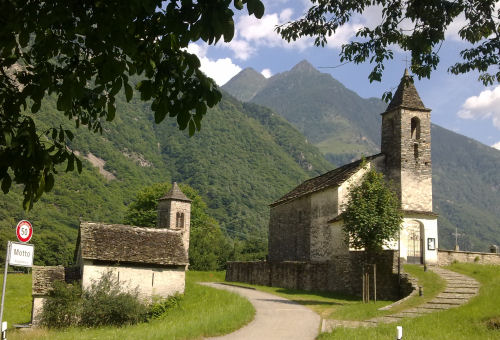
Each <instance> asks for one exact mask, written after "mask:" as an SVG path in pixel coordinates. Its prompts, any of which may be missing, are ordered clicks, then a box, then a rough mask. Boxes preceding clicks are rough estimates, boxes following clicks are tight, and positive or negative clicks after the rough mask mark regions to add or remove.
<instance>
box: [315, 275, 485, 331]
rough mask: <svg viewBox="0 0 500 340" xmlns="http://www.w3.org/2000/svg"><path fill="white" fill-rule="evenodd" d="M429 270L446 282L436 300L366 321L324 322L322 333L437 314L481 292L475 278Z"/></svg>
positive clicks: (463, 302)
mask: <svg viewBox="0 0 500 340" xmlns="http://www.w3.org/2000/svg"><path fill="white" fill-rule="evenodd" d="M429 269H430V270H432V271H433V272H435V273H436V274H438V275H439V276H441V277H442V278H443V279H444V280H445V281H446V288H445V290H444V291H443V292H441V293H440V294H438V295H437V296H436V297H435V298H434V299H432V300H430V301H428V302H426V303H424V304H422V305H420V306H417V307H414V308H410V309H406V310H403V311H401V312H398V313H395V314H389V315H385V316H380V317H376V318H372V319H369V320H365V321H347V320H323V324H322V327H321V330H322V332H329V331H331V330H332V329H334V328H336V327H347V328H357V327H375V326H377V325H378V324H380V323H391V322H398V321H400V320H401V319H404V318H416V317H418V316H421V315H424V314H428V313H435V312H439V311H443V310H447V309H450V308H455V307H458V306H461V305H463V304H466V303H467V302H468V301H469V300H470V299H471V298H472V297H474V296H475V295H476V294H477V293H478V292H479V286H480V285H479V282H477V281H476V280H474V279H473V278H470V277H468V276H465V275H462V274H459V273H455V272H453V271H450V270H447V269H444V268H440V267H429Z"/></svg>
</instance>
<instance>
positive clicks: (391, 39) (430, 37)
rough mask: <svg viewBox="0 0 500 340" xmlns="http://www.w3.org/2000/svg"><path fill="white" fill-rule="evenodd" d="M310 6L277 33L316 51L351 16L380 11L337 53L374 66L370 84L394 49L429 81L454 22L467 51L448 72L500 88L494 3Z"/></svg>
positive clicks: (321, 0) (322, 0)
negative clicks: (311, 44)
mask: <svg viewBox="0 0 500 340" xmlns="http://www.w3.org/2000/svg"><path fill="white" fill-rule="evenodd" d="M313 3H314V4H313V5H312V6H311V8H310V9H309V10H308V11H307V13H306V14H305V16H304V17H303V18H300V19H298V20H296V21H293V22H288V23H286V24H283V25H281V26H279V27H278V28H277V31H278V33H281V36H282V37H283V38H284V39H285V40H287V41H289V42H290V41H295V40H297V39H299V38H301V37H303V36H311V37H315V44H316V46H325V45H326V44H327V38H328V37H329V36H331V35H333V34H335V32H337V30H339V29H341V28H342V27H343V26H344V25H348V24H349V23H350V22H351V20H352V19H353V17H354V16H356V15H362V14H363V13H366V11H369V10H371V8H372V7H382V8H383V10H382V13H381V17H380V20H379V24H378V25H376V26H375V27H362V28H360V29H358V31H357V33H356V36H357V39H354V40H353V41H351V42H349V43H347V44H344V45H343V46H342V51H341V52H340V57H341V58H340V61H341V62H354V63H356V64H359V63H363V62H366V61H369V62H370V63H373V64H375V66H374V68H373V70H372V72H371V73H370V75H369V76H368V78H369V80H370V82H372V81H374V80H376V81H380V80H381V78H382V73H383V71H384V63H385V62H386V61H387V60H389V59H392V58H393V57H394V52H393V49H394V46H398V47H399V48H401V49H402V50H404V51H410V52H411V69H412V71H413V73H414V74H416V75H417V76H418V77H419V78H422V77H426V78H430V75H431V72H432V70H435V69H436V67H437V65H438V64H439V61H440V58H439V53H438V52H439V49H440V48H441V45H442V44H443V42H444V41H445V39H446V35H445V33H446V31H447V29H449V28H450V26H451V24H452V23H456V22H460V25H461V27H460V29H459V31H458V34H459V36H460V38H461V39H462V41H463V42H464V43H467V44H468V46H470V48H466V49H464V50H462V51H461V52H460V55H461V57H462V59H463V60H462V61H461V62H457V63H456V64H455V65H453V66H451V67H450V68H449V69H448V70H449V71H450V72H451V73H453V74H461V73H466V72H471V71H479V72H482V73H481V75H480V77H479V79H480V80H481V81H482V83H483V84H485V85H488V84H489V85H492V84H493V83H495V82H500V71H497V72H496V74H494V73H493V74H490V73H488V71H490V70H491V69H495V68H497V67H498V65H499V64H500V56H499V55H498V49H499V47H500V39H499V38H498V36H499V33H500V25H499V22H498V17H499V16H500V9H497V8H495V5H496V4H497V1H496V0H472V1H464V0H460V1H447V0H435V1H406V2H402V1H386V0H375V1H372V0H363V1H350V0H342V1H337V0H336V1H333V0H314V1H313ZM403 22H408V23H410V25H411V27H409V28H408V29H403V26H404V23H403ZM490 67H492V68H490ZM385 97H386V98H387V99H388V100H389V99H390V98H392V95H391V94H390V93H386V95H385Z"/></svg>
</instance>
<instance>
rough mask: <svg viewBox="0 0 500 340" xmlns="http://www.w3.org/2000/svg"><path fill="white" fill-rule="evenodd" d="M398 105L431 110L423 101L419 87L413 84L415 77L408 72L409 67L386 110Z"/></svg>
mask: <svg viewBox="0 0 500 340" xmlns="http://www.w3.org/2000/svg"><path fill="white" fill-rule="evenodd" d="M397 107H404V108H408V109H417V110H425V111H429V109H428V108H426V107H425V105H424V103H423V102H422V99H420V96H419V95H418V92H417V89H416V88H415V85H414V84H413V79H412V78H411V76H410V74H409V73H408V69H405V73H404V75H403V77H402V78H401V82H400V83H399V86H398V89H397V90H396V92H395V93H394V96H393V97H392V100H391V102H390V103H389V105H388V106H387V109H386V110H385V112H388V111H391V110H393V109H395V108H397Z"/></svg>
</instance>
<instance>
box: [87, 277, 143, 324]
mask: <svg viewBox="0 0 500 340" xmlns="http://www.w3.org/2000/svg"><path fill="white" fill-rule="evenodd" d="M122 286H123V284H120V282H119V281H118V278H117V277H116V275H114V274H113V272H106V273H104V274H103V275H102V276H101V277H100V278H99V280H97V281H94V282H92V284H91V286H90V287H89V288H88V289H86V290H84V291H83V294H82V310H81V315H80V317H81V319H80V325H82V326H84V327H99V326H105V325H113V326H123V325H130V324H136V323H138V322H141V321H145V319H146V313H147V311H148V308H147V306H146V304H145V303H144V302H142V301H141V300H140V298H139V292H138V290H137V289H135V290H132V291H123V288H122Z"/></svg>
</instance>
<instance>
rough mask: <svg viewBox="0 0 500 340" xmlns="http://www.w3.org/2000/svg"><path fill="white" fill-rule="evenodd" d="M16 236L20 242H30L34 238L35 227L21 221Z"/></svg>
mask: <svg viewBox="0 0 500 340" xmlns="http://www.w3.org/2000/svg"><path fill="white" fill-rule="evenodd" d="M16 235H17V239H18V240H19V241H21V242H24V243H26V242H29V240H31V236H33V227H32V226H31V223H30V222H29V221H26V220H22V221H20V222H19V223H18V224H17V227H16Z"/></svg>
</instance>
